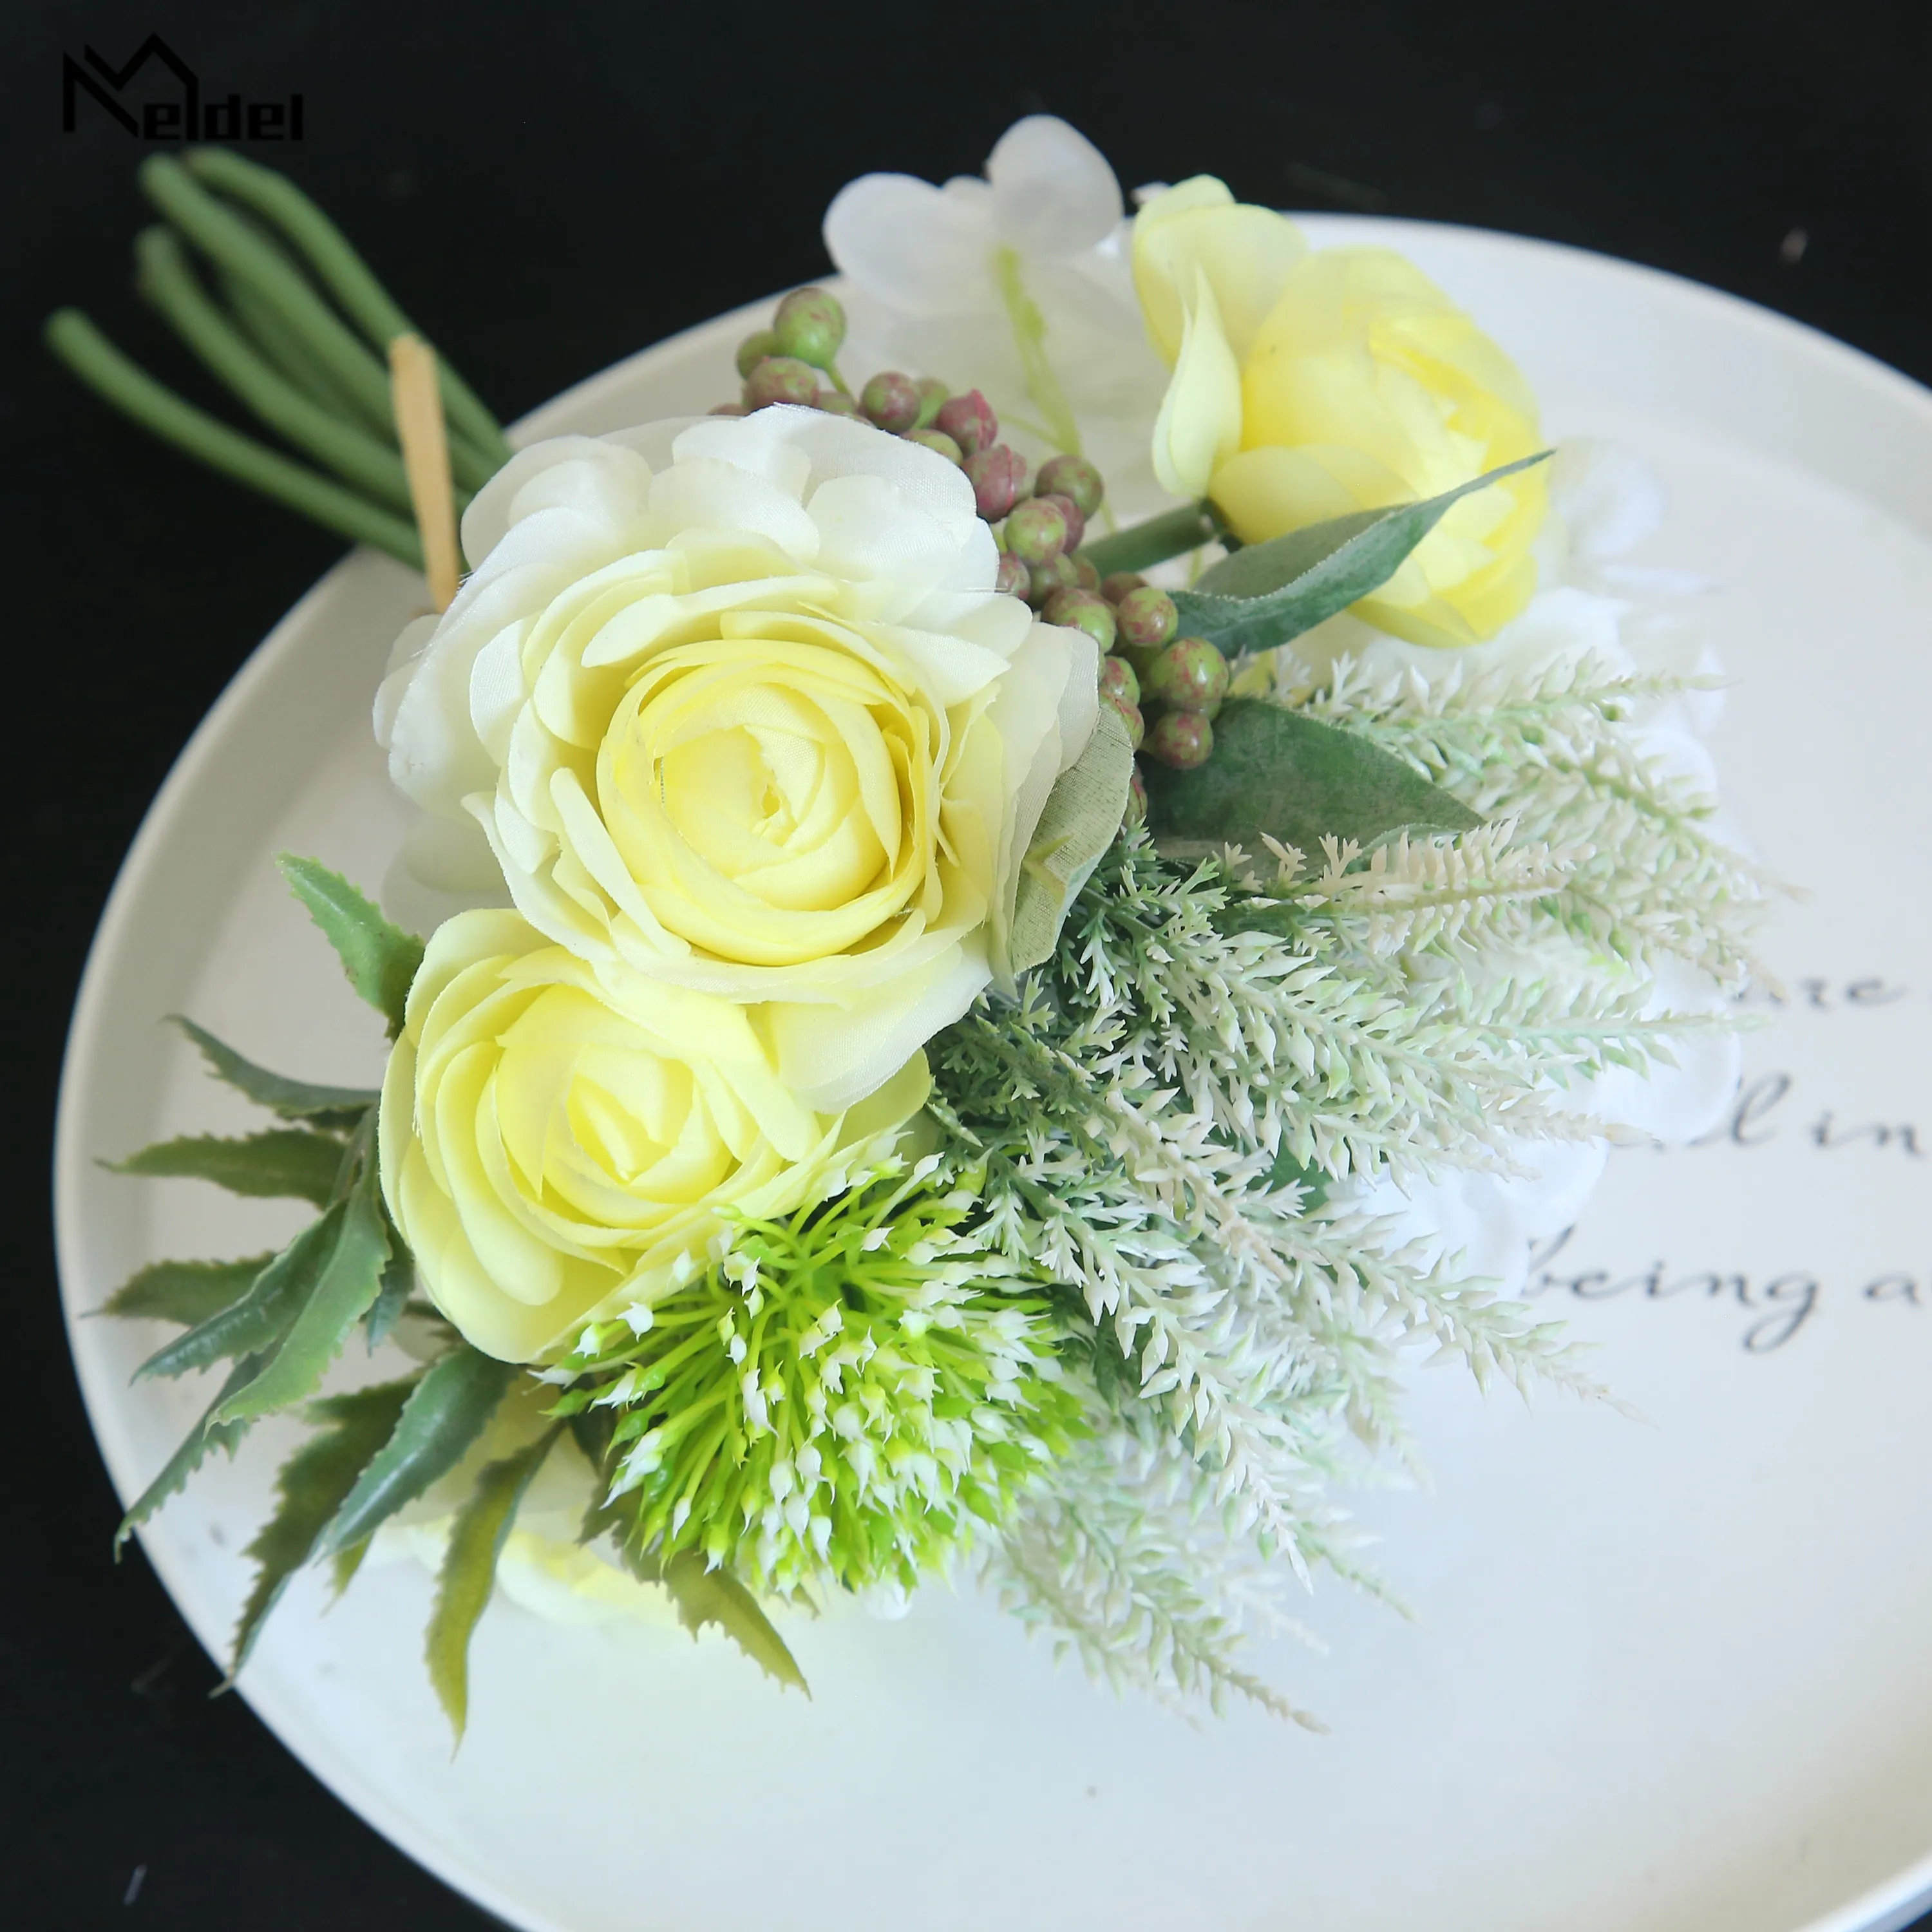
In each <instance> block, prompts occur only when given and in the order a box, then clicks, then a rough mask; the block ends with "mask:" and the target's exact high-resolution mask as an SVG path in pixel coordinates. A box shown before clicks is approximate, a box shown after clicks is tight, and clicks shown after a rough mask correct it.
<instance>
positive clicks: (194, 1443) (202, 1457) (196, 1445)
mask: <svg viewBox="0 0 1932 1932" xmlns="http://www.w3.org/2000/svg"><path fill="white" fill-rule="evenodd" d="M260 1366H261V1364H260V1360H259V1358H256V1357H253V1356H251V1357H250V1358H248V1359H247V1360H246V1361H240V1362H237V1363H236V1365H235V1368H234V1370H233V1373H231V1374H230V1375H229V1378H228V1379H227V1380H226V1382H223V1384H222V1385H221V1389H220V1394H217V1396H216V1397H215V1398H214V1400H213V1401H212V1402H211V1403H209V1404H208V1407H207V1408H206V1409H205V1410H204V1411H203V1412H202V1417H201V1420H200V1421H199V1422H197V1423H196V1424H195V1425H194V1427H193V1428H192V1429H190V1430H189V1431H188V1433H187V1435H186V1436H184V1438H183V1439H182V1441H181V1446H180V1448H178V1449H177V1450H175V1453H174V1454H172V1456H170V1457H169V1458H168V1460H167V1461H166V1463H163V1465H162V1467H161V1473H160V1475H158V1476H157V1477H156V1478H154V1481H152V1482H151V1483H150V1484H148V1487H146V1488H145V1490H142V1492H141V1493H140V1495H139V1496H138V1497H137V1498H136V1499H135V1501H134V1502H133V1504H132V1505H131V1506H130V1508H129V1509H128V1511H127V1514H126V1515H125V1516H124V1517H122V1518H121V1526H120V1528H119V1529H117V1530H115V1532H114V1554H115V1559H116V1560H117V1561H118V1559H119V1557H120V1554H121V1544H124V1543H125V1542H126V1541H127V1539H128V1538H129V1537H130V1536H132V1535H133V1534H134V1531H135V1529H136V1526H138V1525H139V1524H141V1523H145V1522H146V1521H147V1520H148V1517H151V1516H152V1515H153V1514H154V1512H155V1511H157V1509H159V1508H160V1506H161V1505H162V1504H163V1503H164V1502H166V1501H167V1499H169V1497H170V1496H172V1495H173V1494H174V1493H175V1491H176V1490H178V1489H180V1488H181V1487H182V1486H183V1485H184V1484H185V1483H186V1482H187V1479H188V1478H189V1477H190V1476H191V1475H193V1474H194V1472H196V1470H197V1469H199V1468H200V1467H201V1466H202V1463H205V1461H207V1460H208V1451H210V1450H211V1449H224V1450H226V1451H227V1452H228V1454H229V1455H231V1456H232V1455H233V1454H234V1453H235V1445H236V1443H238V1442H240V1441H241V1439H242V1437H243V1436H245V1435H247V1434H248V1429H249V1425H248V1424H247V1423H246V1422H217V1421H215V1419H214V1415H215V1412H216V1410H217V1409H220V1406H221V1405H222V1404H223V1403H224V1402H226V1400H228V1398H229V1396H231V1395H233V1394H234V1392H235V1391H236V1390H237V1389H239V1388H241V1386H242V1384H243V1383H245V1382H247V1381H248V1378H249V1377H250V1376H252V1375H254V1373H255V1372H256V1370H257V1369H258V1368H260Z"/></svg>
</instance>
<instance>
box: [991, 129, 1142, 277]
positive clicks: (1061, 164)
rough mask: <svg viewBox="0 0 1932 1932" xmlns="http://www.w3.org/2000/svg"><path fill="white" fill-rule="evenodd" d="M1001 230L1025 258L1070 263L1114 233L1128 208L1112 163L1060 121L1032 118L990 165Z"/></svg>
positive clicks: (999, 147)
mask: <svg viewBox="0 0 1932 1932" xmlns="http://www.w3.org/2000/svg"><path fill="white" fill-rule="evenodd" d="M986 178H987V180H988V181H989V182H990V183H991V184H992V190H993V226H994V227H995V230H996V231H997V233H998V235H999V237H1000V239H1001V241H1003V242H1006V243H1007V245H1009V246H1010V247H1012V248H1017V249H1019V251H1020V252H1021V253H1022V254H1038V255H1046V256H1058V257H1067V256H1070V255H1077V254H1080V253H1081V252H1082V251H1083V250H1085V249H1088V248H1094V247H1095V246H1097V245H1098V244H1099V243H1100V242H1103V241H1105V240H1106V238H1107V237H1108V236H1109V235H1110V234H1112V232H1113V230H1114V228H1115V225H1116V224H1117V223H1118V222H1119V220H1120V219H1121V213H1122V211H1123V209H1124V205H1125V204H1124V202H1123V201H1122V199H1121V184H1120V183H1119V182H1118V181H1116V180H1115V178H1114V171H1113V169H1112V168H1110V167H1109V166H1108V165H1107V158H1106V156H1105V155H1104V154H1102V153H1101V151H1100V149H1099V148H1097V147H1095V146H1094V144H1093V142H1091V141H1090V140H1088V139H1087V137H1086V136H1085V135H1084V134H1082V133H1080V132H1079V130H1077V129H1076V128H1073V127H1070V126H1069V125H1068V124H1067V122H1065V121H1063V120H1061V119H1060V118H1059V117H1058V115H1052V114H1029V115H1027V116H1026V118H1025V119H1024V120H1021V121H1015V122H1014V123H1013V125H1012V126H1011V127H1009V128H1008V129H1007V131H1006V132H1005V133H1004V134H1002V135H1001V136H1000V139H999V140H998V143H997V144H996V145H995V147H994V149H993V151H992V155H991V156H990V157H989V159H988V160H987V163H986Z"/></svg>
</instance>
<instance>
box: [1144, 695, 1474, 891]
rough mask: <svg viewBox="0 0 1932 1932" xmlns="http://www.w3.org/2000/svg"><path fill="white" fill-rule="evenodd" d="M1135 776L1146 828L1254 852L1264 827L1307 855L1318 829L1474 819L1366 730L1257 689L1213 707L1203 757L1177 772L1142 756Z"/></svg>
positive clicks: (1374, 830) (1453, 828) (1461, 827)
mask: <svg viewBox="0 0 1932 1932" xmlns="http://www.w3.org/2000/svg"><path fill="white" fill-rule="evenodd" d="M1142 775H1143V776H1144V777H1145V780H1146V782H1147V788H1148V823H1149V826H1150V827H1151V829H1152V830H1153V832H1154V835H1155V836H1156V838H1159V839H1163V840H1168V841H1204V842H1206V843H1208V844H1214V845H1220V844H1235V845H1241V846H1243V847H1245V848H1246V849H1247V850H1248V851H1250V852H1251V853H1255V854H1256V855H1257V856H1259V854H1260V853H1261V852H1262V850H1264V849H1265V848H1264V847H1263V844H1262V834H1263V833H1266V834H1268V835H1269V836H1270V837H1271V838H1278V839H1280V841H1282V843H1283V844H1285V845H1294V846H1297V847H1300V849H1301V850H1302V851H1304V853H1308V854H1310V856H1316V855H1318V854H1319V853H1320V850H1321V847H1322V839H1323V838H1324V837H1325V836H1328V837H1333V838H1343V839H1349V838H1352V839H1354V840H1355V841H1357V843H1358V844H1362V845H1365V846H1366V845H1369V844H1373V842H1374V841H1376V839H1378V838H1386V837H1388V835H1391V833H1394V832H1398V831H1408V832H1417V833H1424V832H1468V831H1470V830H1472V829H1474V828H1475V826H1478V825H1479V824H1481V823H1482V821H1481V819H1480V818H1478V817H1477V815H1476V814H1475V813H1474V812H1473V811H1471V810H1470V809H1469V807H1468V806H1467V805H1465V804H1463V802H1462V801H1461V799H1458V798H1457V797H1455V796H1454V795H1453V794H1451V793H1448V792H1446V791H1445V790H1443V789H1442V787H1441V786H1440V785H1436V784H1430V781H1428V779H1427V778H1424V777H1422V776H1421V775H1420V774H1419V773H1418V772H1415V771H1414V770H1412V769H1411V768H1410V767H1409V766H1407V765H1406V764H1404V763H1403V761H1402V760H1400V758H1397V757H1393V756H1391V754H1389V753H1388V752H1387V751H1383V750H1382V749H1381V748H1379V746H1377V745H1372V744H1370V742H1368V740H1367V739H1365V738H1361V737H1358V736H1356V735H1355V733H1353V732H1352V731H1344V730H1341V729H1340V727H1337V726H1335V725H1333V724H1324V723H1322V721H1320V720H1319V719H1317V718H1310V717H1307V716H1306V715H1304V714H1303V713H1302V712H1298V711H1290V710H1289V709H1286V708H1285V707H1284V706H1281V705H1279V704H1272V703H1266V702H1265V701H1264V700H1261V699H1259V698H1251V697H1240V698H1232V699H1230V700H1229V702H1228V703H1226V704H1224V705H1223V706H1222V707H1221V712H1220V716H1219V717H1218V718H1216V719H1215V721H1214V755H1213V756H1212V757H1211V758H1209V759H1208V762H1207V763H1205V765H1199V766H1196V768H1195V769H1193V771H1190V772H1177V771H1172V770H1170V769H1168V768H1167V767H1166V766H1163V765H1158V764H1156V763H1153V762H1152V761H1151V760H1149V761H1148V764H1147V766H1145V769H1144V771H1143V774H1142Z"/></svg>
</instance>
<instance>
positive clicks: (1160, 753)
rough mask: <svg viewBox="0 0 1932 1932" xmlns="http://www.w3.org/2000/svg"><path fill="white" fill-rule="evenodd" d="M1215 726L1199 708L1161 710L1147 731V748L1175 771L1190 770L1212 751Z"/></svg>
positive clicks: (1205, 758)
mask: <svg viewBox="0 0 1932 1932" xmlns="http://www.w3.org/2000/svg"><path fill="white" fill-rule="evenodd" d="M1147 752H1148V756H1149V757H1154V758H1158V759H1159V760H1160V761H1161V763H1163V764H1164V765H1166V766H1171V767H1172V769H1174V770H1175V771H1177V772H1191V771H1193V770H1196V769H1198V768H1199V766H1202V765H1205V763H1207V762H1208V759H1209V758H1210V757H1211V756H1212V755H1213V754H1214V726H1213V725H1211V724H1209V723H1208V721H1207V719H1206V718H1204V717H1202V715H1201V714H1200V712H1198V711H1163V712H1162V713H1161V714H1160V716H1159V717H1158V718H1156V719H1155V720H1154V729H1153V730H1151V731H1150V732H1149V733H1148V735H1147Z"/></svg>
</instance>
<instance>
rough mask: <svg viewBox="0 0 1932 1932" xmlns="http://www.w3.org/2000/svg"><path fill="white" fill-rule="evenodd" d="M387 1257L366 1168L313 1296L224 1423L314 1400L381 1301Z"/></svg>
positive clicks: (225, 1409) (230, 1403)
mask: <svg viewBox="0 0 1932 1932" xmlns="http://www.w3.org/2000/svg"><path fill="white" fill-rule="evenodd" d="M388 1259H389V1238H388V1237H387V1236H386V1235H385V1234H384V1233H383V1217H382V1212H381V1209H380V1206H379V1205H378V1203H377V1199H376V1181H375V1175H374V1172H371V1170H369V1169H365V1170H364V1172H363V1175H362V1179H361V1181H359V1183H358V1184H357V1185H356V1190H355V1191H354V1192H353V1193H352V1194H351V1195H350V1197H349V1199H348V1200H347V1202H344V1204H343V1212H342V1218H341V1225H340V1226H339V1229H338V1232H337V1234H336V1237H335V1241H334V1243H333V1244H332V1246H331V1247H330V1249H329V1255H328V1259H326V1261H325V1262H323V1266H322V1270H321V1273H320V1276H319V1277H318V1278H317V1281H316V1284H315V1288H314V1292H312V1293H311V1295H309V1297H308V1299H307V1300H306V1301H305V1302H304V1303H303V1304H302V1307H301V1310H300V1311H299V1313H297V1315H296V1318H295V1319H294V1321H293V1322H292V1323H291V1324H290V1327H289V1330H288V1332H287V1334H286V1335H284V1337H283V1338H282V1340H281V1342H280V1343H278V1345H277V1346H276V1349H275V1352H274V1354H273V1355H271V1356H270V1357H269V1361H268V1362H267V1364H266V1366H265V1367H263V1370H262V1373H260V1375H259V1376H257V1377H256V1378H255V1379H254V1381H253V1382H251V1383H249V1385H248V1387H247V1388H244V1389H242V1390H240V1391H238V1392H237V1393H236V1394H234V1395H233V1396H231V1397H229V1399H228V1400H227V1401H226V1403H223V1405H222V1409H221V1420H223V1421H229V1419H231V1418H233V1417H236V1416H239V1415H251V1416H252V1415H268V1414H269V1412H270V1411H271V1410H273V1409H287V1408H288V1407H289V1406H290V1405H291V1404H292V1403H298V1402H300V1401H301V1400H302V1399H303V1398H304V1397H306V1396H310V1395H313V1394H314V1392H315V1389H316V1385H317V1384H318V1383H319V1382H320V1381H321V1380H322V1377H323V1371H324V1370H326V1368H327V1367H329V1364H330V1363H331V1362H332V1361H334V1360H335V1357H336V1355H337V1354H338V1352H340V1351H341V1347H342V1345H343V1343H344V1341H345V1340H347V1337H348V1334H349V1331H350V1329H352V1328H354V1327H355V1325H356V1323H357V1322H359V1321H361V1320H362V1317H363V1316H364V1315H365V1313H367V1312H368V1307H369V1304H371V1302H373V1301H374V1300H375V1299H376V1295H377V1290H378V1289H380V1287H381V1286H382V1279H383V1263H384V1262H386V1261H387V1260H388Z"/></svg>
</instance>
